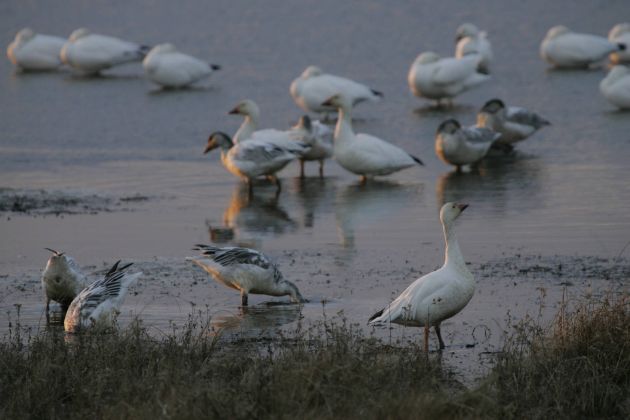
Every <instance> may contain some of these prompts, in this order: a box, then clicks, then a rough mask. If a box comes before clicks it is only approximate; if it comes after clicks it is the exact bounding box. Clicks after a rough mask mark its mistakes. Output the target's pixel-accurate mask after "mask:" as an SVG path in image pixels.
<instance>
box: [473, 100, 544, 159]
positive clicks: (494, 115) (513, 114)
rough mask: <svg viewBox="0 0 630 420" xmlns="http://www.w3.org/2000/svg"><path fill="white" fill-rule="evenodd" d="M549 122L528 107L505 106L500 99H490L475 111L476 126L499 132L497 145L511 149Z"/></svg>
mask: <svg viewBox="0 0 630 420" xmlns="http://www.w3.org/2000/svg"><path fill="white" fill-rule="evenodd" d="M550 124H551V123H550V122H549V121H547V120H546V119H544V118H543V117H541V116H540V115H538V114H537V113H535V112H533V111H529V110H528V109H525V108H521V107H517V106H505V103H503V101H502V100H500V99H491V100H489V101H488V102H486V103H485V104H484V106H483V107H482V108H481V110H479V112H478V113H477V126H479V127H486V128H489V129H490V130H493V131H496V132H497V133H501V137H500V138H499V139H498V140H497V141H496V143H495V144H496V145H497V146H501V147H505V148H507V149H511V148H512V147H513V145H514V144H515V143H517V142H519V141H522V140H525V139H526V138H528V137H529V136H531V135H532V134H534V133H535V132H536V131H538V130H539V129H541V128H542V127H544V126H546V125H550Z"/></svg>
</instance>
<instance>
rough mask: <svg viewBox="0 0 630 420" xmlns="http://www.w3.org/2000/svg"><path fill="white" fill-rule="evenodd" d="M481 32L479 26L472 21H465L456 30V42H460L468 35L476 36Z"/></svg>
mask: <svg viewBox="0 0 630 420" xmlns="http://www.w3.org/2000/svg"><path fill="white" fill-rule="evenodd" d="M478 34H479V28H477V27H476V26H475V25H473V24H472V23H464V24H462V25H460V26H459V28H457V31H456V32H455V43H458V42H459V40H460V39H463V38H466V37H468V36H469V37H474V36H477V35H478Z"/></svg>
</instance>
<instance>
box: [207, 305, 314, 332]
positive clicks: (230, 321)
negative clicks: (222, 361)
mask: <svg viewBox="0 0 630 420" xmlns="http://www.w3.org/2000/svg"><path fill="white" fill-rule="evenodd" d="M301 309H302V308H301V306H300V305H293V304H290V303H285V302H267V303H261V304H258V305H254V306H242V307H239V309H238V312H237V313H228V312H227V311H225V312H222V313H219V314H217V315H214V316H213V317H212V318H211V320H210V326H211V330H212V331H213V333H214V334H222V335H225V334H228V335H233V334H239V335H240V336H241V337H242V336H246V337H254V336H259V335H260V334H261V333H262V332H264V331H267V330H275V329H277V328H280V327H282V326H284V325H287V324H290V323H292V322H295V321H297V320H298V319H299V318H300V316H301Z"/></svg>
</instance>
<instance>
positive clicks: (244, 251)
mask: <svg viewBox="0 0 630 420" xmlns="http://www.w3.org/2000/svg"><path fill="white" fill-rule="evenodd" d="M193 249H194V250H196V251H201V255H203V256H204V257H208V258H209V259H211V260H213V261H214V262H215V263H217V264H219V265H221V266H223V267H229V266H234V265H240V264H247V265H255V266H258V267H260V268H263V269H265V270H266V269H268V268H269V267H271V266H272V265H273V264H272V263H271V262H270V261H269V259H268V258H267V257H266V256H265V255H264V254H262V253H261V252H258V251H256V250H254V249H250V248H241V247H224V248H220V247H216V246H211V245H203V244H198V245H195V247H194V248H193Z"/></svg>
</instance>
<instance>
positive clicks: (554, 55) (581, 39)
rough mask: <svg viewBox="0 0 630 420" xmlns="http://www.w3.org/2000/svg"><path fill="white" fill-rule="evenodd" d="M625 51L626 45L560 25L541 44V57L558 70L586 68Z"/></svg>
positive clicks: (550, 31)
mask: <svg viewBox="0 0 630 420" xmlns="http://www.w3.org/2000/svg"><path fill="white" fill-rule="evenodd" d="M625 49H626V45H625V44H620V43H617V42H611V41H609V40H608V39H606V38H604V37H603V36H598V35H591V34H582V33H577V32H572V31H571V30H570V29H569V28H567V27H566V26H561V25H559V26H554V27H553V28H551V29H549V31H548V32H547V35H546V36H545V39H543V41H542V43H541V44H540V55H541V57H542V58H543V59H544V60H545V61H547V62H548V63H549V64H552V65H553V66H555V67H557V68H581V67H584V68H585V67H588V66H590V65H591V64H594V63H597V62H598V61H602V60H603V59H605V58H606V57H607V56H608V54H610V53H612V52H615V51H623V50H625Z"/></svg>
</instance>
